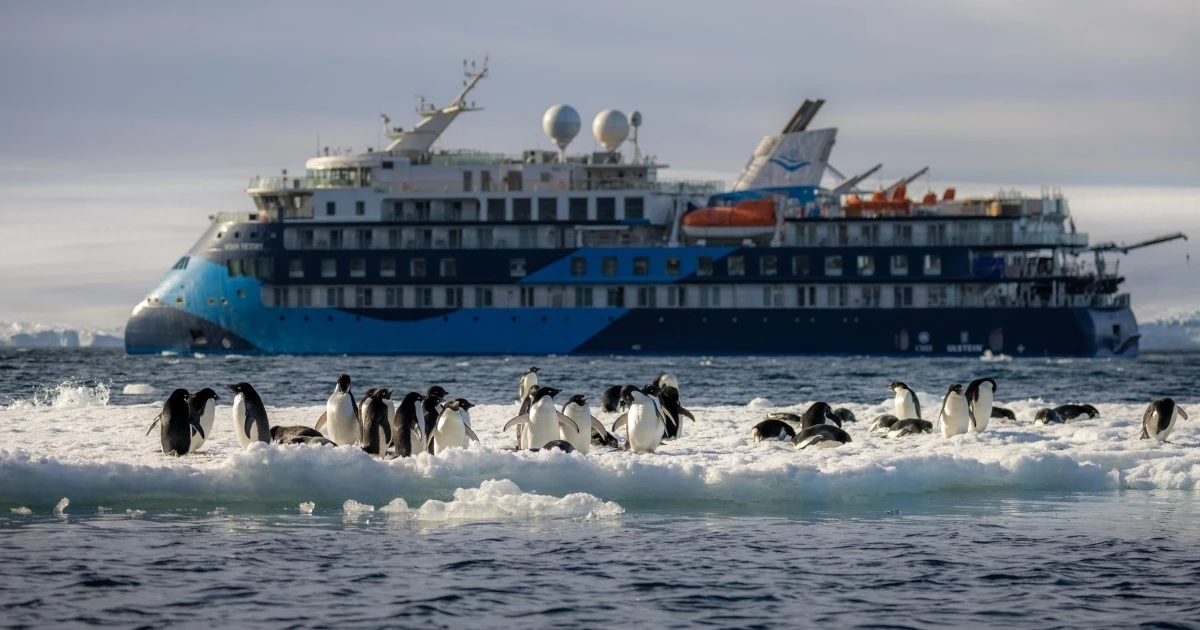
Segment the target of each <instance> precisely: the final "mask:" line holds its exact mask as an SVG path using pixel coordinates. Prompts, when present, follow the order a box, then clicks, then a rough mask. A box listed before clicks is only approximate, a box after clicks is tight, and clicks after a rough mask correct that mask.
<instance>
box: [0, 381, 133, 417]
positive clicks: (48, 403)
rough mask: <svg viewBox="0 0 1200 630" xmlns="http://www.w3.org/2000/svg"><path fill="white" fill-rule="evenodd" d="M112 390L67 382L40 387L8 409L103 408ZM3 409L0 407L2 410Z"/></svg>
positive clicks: (103, 385) (104, 386)
mask: <svg viewBox="0 0 1200 630" xmlns="http://www.w3.org/2000/svg"><path fill="white" fill-rule="evenodd" d="M111 396H112V390H111V389H110V388H109V386H108V385H107V384H105V383H99V384H97V385H88V384H86V383H82V382H80V381H75V380H68V381H63V382H61V383H59V384H57V385H51V386H46V387H40V388H38V389H37V391H36V392H34V394H33V395H32V396H29V397H27V398H22V399H18V400H14V401H12V402H11V403H9V404H8V405H7V407H8V408H10V409H29V408H51V409H58V410H66V409H84V408H87V407H103V406H105V405H107V404H108V401H109V398H111ZM3 408H4V407H0V409H3Z"/></svg>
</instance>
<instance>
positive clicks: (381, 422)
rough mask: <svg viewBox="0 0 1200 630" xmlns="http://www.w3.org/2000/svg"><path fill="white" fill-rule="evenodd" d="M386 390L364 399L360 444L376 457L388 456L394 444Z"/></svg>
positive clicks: (378, 391) (376, 391)
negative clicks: (385, 398)
mask: <svg viewBox="0 0 1200 630" xmlns="http://www.w3.org/2000/svg"><path fill="white" fill-rule="evenodd" d="M383 394H384V390H379V389H377V390H375V391H373V392H371V395H369V396H365V397H364V398H363V414H362V435H361V436H359V444H362V449H363V450H364V451H366V452H368V453H370V454H371V455H374V456H375V457H384V456H386V455H387V450H388V445H389V444H391V443H392V424H391V423H390V422H389V421H388V420H389V418H388V404H387V402H386V401H385V400H384V398H383Z"/></svg>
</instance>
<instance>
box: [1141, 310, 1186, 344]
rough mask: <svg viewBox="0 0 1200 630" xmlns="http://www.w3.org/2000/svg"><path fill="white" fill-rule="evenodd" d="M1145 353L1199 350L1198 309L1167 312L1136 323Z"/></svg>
mask: <svg viewBox="0 0 1200 630" xmlns="http://www.w3.org/2000/svg"><path fill="white" fill-rule="evenodd" d="M1138 332H1140V333H1141V334H1142V338H1141V339H1140V340H1139V341H1138V347H1139V348H1140V349H1141V350H1142V351H1145V352H1155V351H1182V350H1200V309H1197V308H1191V309H1179V310H1173V311H1167V312H1165V313H1162V314H1160V315H1159V316H1158V317H1155V318H1152V319H1151V318H1147V319H1146V320H1144V321H1141V322H1139V323H1138Z"/></svg>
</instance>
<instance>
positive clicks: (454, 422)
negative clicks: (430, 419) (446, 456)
mask: <svg viewBox="0 0 1200 630" xmlns="http://www.w3.org/2000/svg"><path fill="white" fill-rule="evenodd" d="M460 411H461V410H460V409H459V404H458V401H457V400H451V401H449V402H447V403H446V405H445V406H444V407H443V408H442V413H441V415H439V416H438V421H437V424H436V425H434V427H433V430H432V431H430V432H429V435H428V436H427V437H426V438H425V440H426V445H427V446H426V449H427V450H428V451H429V452H430V453H433V454H434V455H437V454H439V453H441V452H442V451H445V450H446V449H449V448H467V446H468V445H469V444H470V442H469V441H468V440H475V441H476V442H478V441H479V437H478V436H476V435H475V432H474V431H472V430H471V427H469V426H467V425H466V424H464V423H463V421H462V414H461V413H460Z"/></svg>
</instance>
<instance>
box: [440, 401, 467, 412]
mask: <svg viewBox="0 0 1200 630" xmlns="http://www.w3.org/2000/svg"><path fill="white" fill-rule="evenodd" d="M442 408H443V409H451V410H453V411H458V410H459V409H461V408H462V403H460V402H458V401H457V400H450V401H446V404H445V406H443V407H442Z"/></svg>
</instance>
